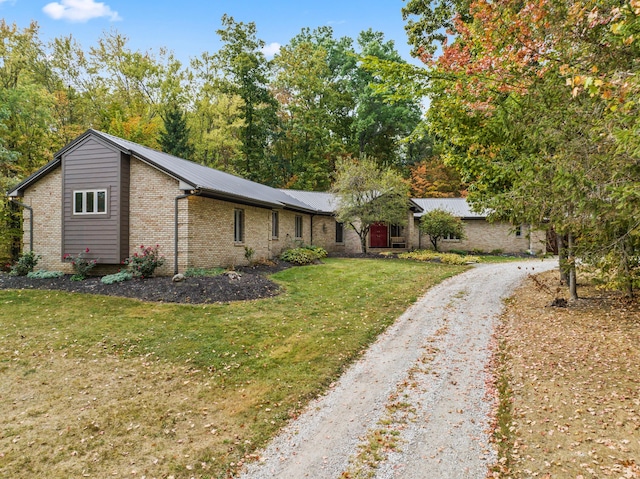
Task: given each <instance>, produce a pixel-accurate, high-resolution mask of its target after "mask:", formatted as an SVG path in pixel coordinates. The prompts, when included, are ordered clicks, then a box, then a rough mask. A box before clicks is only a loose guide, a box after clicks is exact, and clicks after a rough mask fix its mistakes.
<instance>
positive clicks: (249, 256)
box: [244, 246, 256, 264]
mask: <svg viewBox="0 0 640 479" xmlns="http://www.w3.org/2000/svg"><path fill="white" fill-rule="evenodd" d="M255 252H256V251H255V250H254V249H253V248H249V247H248V246H245V247H244V257H245V259H246V260H247V261H248V262H249V264H251V260H252V259H253V255H254V254H255Z"/></svg>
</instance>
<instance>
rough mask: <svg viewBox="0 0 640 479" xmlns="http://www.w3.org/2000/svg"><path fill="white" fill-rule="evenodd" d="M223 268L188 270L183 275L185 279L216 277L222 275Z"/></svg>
mask: <svg viewBox="0 0 640 479" xmlns="http://www.w3.org/2000/svg"><path fill="white" fill-rule="evenodd" d="M224 271H225V270H224V268H211V269H207V268H188V269H187V270H186V271H185V272H184V275H185V276H186V277H188V278H189V277H190V278H195V277H197V276H218V275H220V274H222V273H224Z"/></svg>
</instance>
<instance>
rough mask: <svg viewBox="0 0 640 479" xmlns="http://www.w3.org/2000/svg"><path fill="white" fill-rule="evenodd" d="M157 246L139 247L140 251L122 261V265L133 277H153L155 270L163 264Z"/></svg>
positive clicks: (162, 257)
mask: <svg viewBox="0 0 640 479" xmlns="http://www.w3.org/2000/svg"><path fill="white" fill-rule="evenodd" d="M158 249H159V246H158V245H155V246H147V247H146V248H145V247H144V245H140V251H139V252H137V253H134V254H133V256H129V257H128V258H127V259H125V260H124V264H125V265H127V266H128V267H129V271H131V272H132V273H133V275H134V276H137V277H140V278H149V277H150V276H152V275H153V273H154V271H155V270H156V268H159V267H160V266H162V265H163V264H164V256H162V255H160V253H159V252H158Z"/></svg>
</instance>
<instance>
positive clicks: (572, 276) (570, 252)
mask: <svg viewBox="0 0 640 479" xmlns="http://www.w3.org/2000/svg"><path fill="white" fill-rule="evenodd" d="M567 261H568V263H569V297H570V298H571V300H574V301H575V300H576V299H578V284H577V280H576V258H575V251H574V245H573V233H569V234H568V235H567Z"/></svg>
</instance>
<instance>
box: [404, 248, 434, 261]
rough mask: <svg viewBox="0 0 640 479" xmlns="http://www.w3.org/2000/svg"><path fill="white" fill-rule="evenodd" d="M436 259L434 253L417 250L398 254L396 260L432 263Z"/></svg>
mask: <svg viewBox="0 0 640 479" xmlns="http://www.w3.org/2000/svg"><path fill="white" fill-rule="evenodd" d="M437 257H438V254H437V253H436V252H435V251H431V250H429V249H417V250H415V251H409V252H408V253H400V254H399V255H398V258H400V259H412V260H414V261H433V260H434V259H435V258H437Z"/></svg>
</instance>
